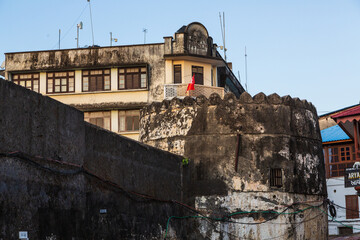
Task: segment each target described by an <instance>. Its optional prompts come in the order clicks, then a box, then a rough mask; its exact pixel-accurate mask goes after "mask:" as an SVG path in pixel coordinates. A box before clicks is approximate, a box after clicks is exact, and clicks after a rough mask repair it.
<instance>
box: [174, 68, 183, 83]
mask: <svg viewBox="0 0 360 240" xmlns="http://www.w3.org/2000/svg"><path fill="white" fill-rule="evenodd" d="M174 83H181V65H174Z"/></svg>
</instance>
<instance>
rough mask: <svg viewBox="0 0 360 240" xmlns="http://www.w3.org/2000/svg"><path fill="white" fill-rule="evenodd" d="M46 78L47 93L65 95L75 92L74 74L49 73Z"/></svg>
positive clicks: (72, 72)
mask: <svg viewBox="0 0 360 240" xmlns="http://www.w3.org/2000/svg"><path fill="white" fill-rule="evenodd" d="M46 76H47V86H46V92H47V93H65V92H74V91H75V72H74V71H69V72H49V73H47V74H46Z"/></svg>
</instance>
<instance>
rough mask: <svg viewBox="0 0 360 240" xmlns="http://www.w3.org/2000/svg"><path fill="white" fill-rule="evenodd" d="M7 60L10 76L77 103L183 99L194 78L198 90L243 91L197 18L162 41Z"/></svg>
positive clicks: (20, 55) (27, 54) (13, 56)
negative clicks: (196, 20) (188, 85)
mask: <svg viewBox="0 0 360 240" xmlns="http://www.w3.org/2000/svg"><path fill="white" fill-rule="evenodd" d="M5 58H6V60H5V78H6V79H7V80H10V81H13V82H15V83H17V84H20V85H22V86H24V87H26V88H29V89H31V90H34V91H36V92H40V93H42V94H44V95H50V96H52V97H54V98H56V99H58V100H60V101H62V102H65V103H67V104H74V105H83V104H99V103H104V102H108V103H110V102H119V101H121V102H145V103H148V102H153V101H161V100H163V99H164V98H172V97H182V96H184V95H185V92H186V86H187V84H188V83H189V82H191V79H192V77H193V76H194V78H195V84H196V87H195V90H197V91H198V93H197V94H203V95H210V94H211V93H212V92H217V93H219V94H220V95H223V94H224V92H226V91H231V92H233V93H234V94H235V95H236V96H239V95H240V94H241V93H242V92H244V89H243V87H242V86H241V84H240V83H239V82H238V80H237V79H236V77H235V76H234V74H233V73H232V71H231V69H230V68H229V66H228V64H227V63H226V62H225V61H224V60H223V59H222V57H221V56H220V54H219V53H218V51H217V45H216V44H214V43H213V40H212V38H211V37H210V36H209V34H208V32H207V29H206V28H205V27H204V26H203V25H202V24H200V23H197V22H195V23H191V24H189V25H187V26H183V27H182V28H180V29H179V30H178V31H177V32H176V33H175V35H174V37H164V42H163V43H155V44H143V45H128V46H113V47H89V48H77V49H62V50H50V51H32V52H15V53H6V54H5ZM184 88H185V92H184Z"/></svg>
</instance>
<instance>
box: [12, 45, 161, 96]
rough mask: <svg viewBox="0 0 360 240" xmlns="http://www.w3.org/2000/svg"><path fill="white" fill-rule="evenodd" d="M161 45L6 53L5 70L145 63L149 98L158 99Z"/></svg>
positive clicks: (55, 69) (67, 68) (45, 69)
mask: <svg viewBox="0 0 360 240" xmlns="http://www.w3.org/2000/svg"><path fill="white" fill-rule="evenodd" d="M163 56H164V44H144V45H132V46H116V47H101V48H96V47H95V48H80V49H67V50H53V51H39V52H18V53H6V55H5V57H6V60H5V63H6V72H7V73H12V72H27V71H32V72H34V71H51V70H53V71H61V70H73V69H83V68H86V69H91V68H109V67H119V66H129V65H142V64H147V65H148V71H149V73H148V76H149V79H150V81H149V90H150V95H149V97H150V98H149V101H151V102H152V101H157V100H160V99H162V95H163V88H162V84H164V82H165V62H164V59H163Z"/></svg>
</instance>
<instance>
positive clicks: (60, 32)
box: [59, 29, 61, 49]
mask: <svg viewBox="0 0 360 240" xmlns="http://www.w3.org/2000/svg"><path fill="white" fill-rule="evenodd" d="M60 36H61V29H59V49H60Z"/></svg>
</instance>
